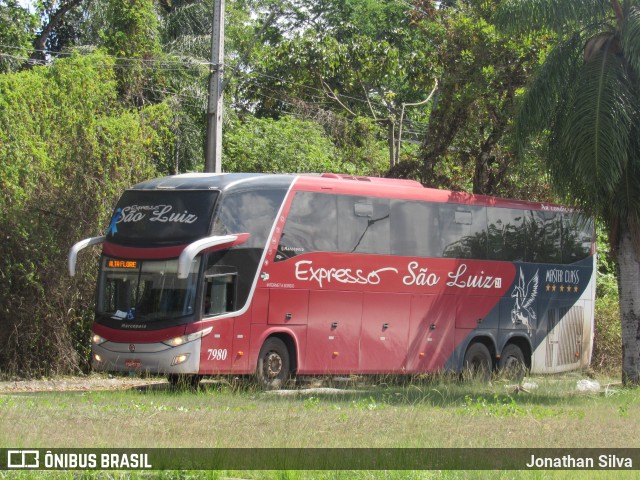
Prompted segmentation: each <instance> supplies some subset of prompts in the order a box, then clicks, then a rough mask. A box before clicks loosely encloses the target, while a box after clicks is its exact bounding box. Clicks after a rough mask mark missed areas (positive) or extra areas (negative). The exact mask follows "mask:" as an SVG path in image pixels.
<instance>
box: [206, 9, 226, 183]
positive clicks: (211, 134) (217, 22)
mask: <svg viewBox="0 0 640 480" xmlns="http://www.w3.org/2000/svg"><path fill="white" fill-rule="evenodd" d="M223 61H224V0H215V2H214V8H213V32H212V33H211V75H210V77H209V101H208V105H207V140H206V150H205V159H204V171H205V172H214V173H221V172H222V90H223V84H222V73H223V64H222V63H223Z"/></svg>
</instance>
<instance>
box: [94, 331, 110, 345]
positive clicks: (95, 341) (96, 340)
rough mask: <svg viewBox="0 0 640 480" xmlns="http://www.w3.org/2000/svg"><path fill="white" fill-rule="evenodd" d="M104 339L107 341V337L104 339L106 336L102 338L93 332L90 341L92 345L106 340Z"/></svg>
mask: <svg viewBox="0 0 640 480" xmlns="http://www.w3.org/2000/svg"><path fill="white" fill-rule="evenodd" d="M106 341H107V339H106V338H102V337H101V336H100V335H98V334H97V333H94V334H93V335H92V336H91V343H92V344H93V345H100V344H101V343H104V342H106Z"/></svg>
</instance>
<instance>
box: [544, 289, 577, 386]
mask: <svg viewBox="0 0 640 480" xmlns="http://www.w3.org/2000/svg"><path fill="white" fill-rule="evenodd" d="M584 303H585V302H584V301H578V302H576V303H575V304H573V305H569V304H566V303H565V302H552V303H551V304H550V305H549V308H548V310H547V312H546V314H545V315H544V317H543V321H542V325H541V328H539V329H538V332H537V333H538V336H542V337H543V340H542V341H541V342H540V344H539V347H538V348H537V349H536V352H535V355H534V356H535V365H536V367H537V368H536V370H538V371H541V372H545V373H552V372H563V371H567V370H573V369H575V368H578V367H579V366H580V364H581V363H582V355H583V351H584V350H585V348H584V343H585V341H584V338H583V337H584V329H585V305H584Z"/></svg>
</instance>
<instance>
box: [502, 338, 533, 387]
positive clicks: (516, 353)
mask: <svg viewBox="0 0 640 480" xmlns="http://www.w3.org/2000/svg"><path fill="white" fill-rule="evenodd" d="M498 369H499V370H500V375H502V376H503V377H504V378H507V379H509V380H513V381H518V382H520V381H522V379H523V378H524V376H525V375H526V373H527V364H526V363H525V361H524V354H523V353H522V350H521V349H520V347H518V346H517V345H516V344H514V343H510V344H509V345H507V346H506V347H504V349H503V350H502V355H500V361H499V362H498Z"/></svg>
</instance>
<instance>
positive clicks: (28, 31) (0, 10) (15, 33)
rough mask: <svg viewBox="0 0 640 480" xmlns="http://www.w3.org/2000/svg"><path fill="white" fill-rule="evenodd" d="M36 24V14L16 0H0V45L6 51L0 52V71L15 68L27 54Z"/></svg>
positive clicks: (29, 50)
mask: <svg viewBox="0 0 640 480" xmlns="http://www.w3.org/2000/svg"><path fill="white" fill-rule="evenodd" d="M37 25H38V19H37V16H36V15H35V14H31V13H29V12H28V11H27V10H26V9H24V8H22V7H20V4H19V2H18V1H17V0H0V45H2V50H4V51H5V52H6V53H0V73H5V72H9V71H12V70H16V69H17V68H18V67H19V66H20V65H21V64H22V63H23V59H24V58H26V57H28V56H29V52H31V48H32V45H31V40H32V38H33V35H34V33H35V29H36V27H37ZM8 48H11V50H10V51H9V50H8Z"/></svg>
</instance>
